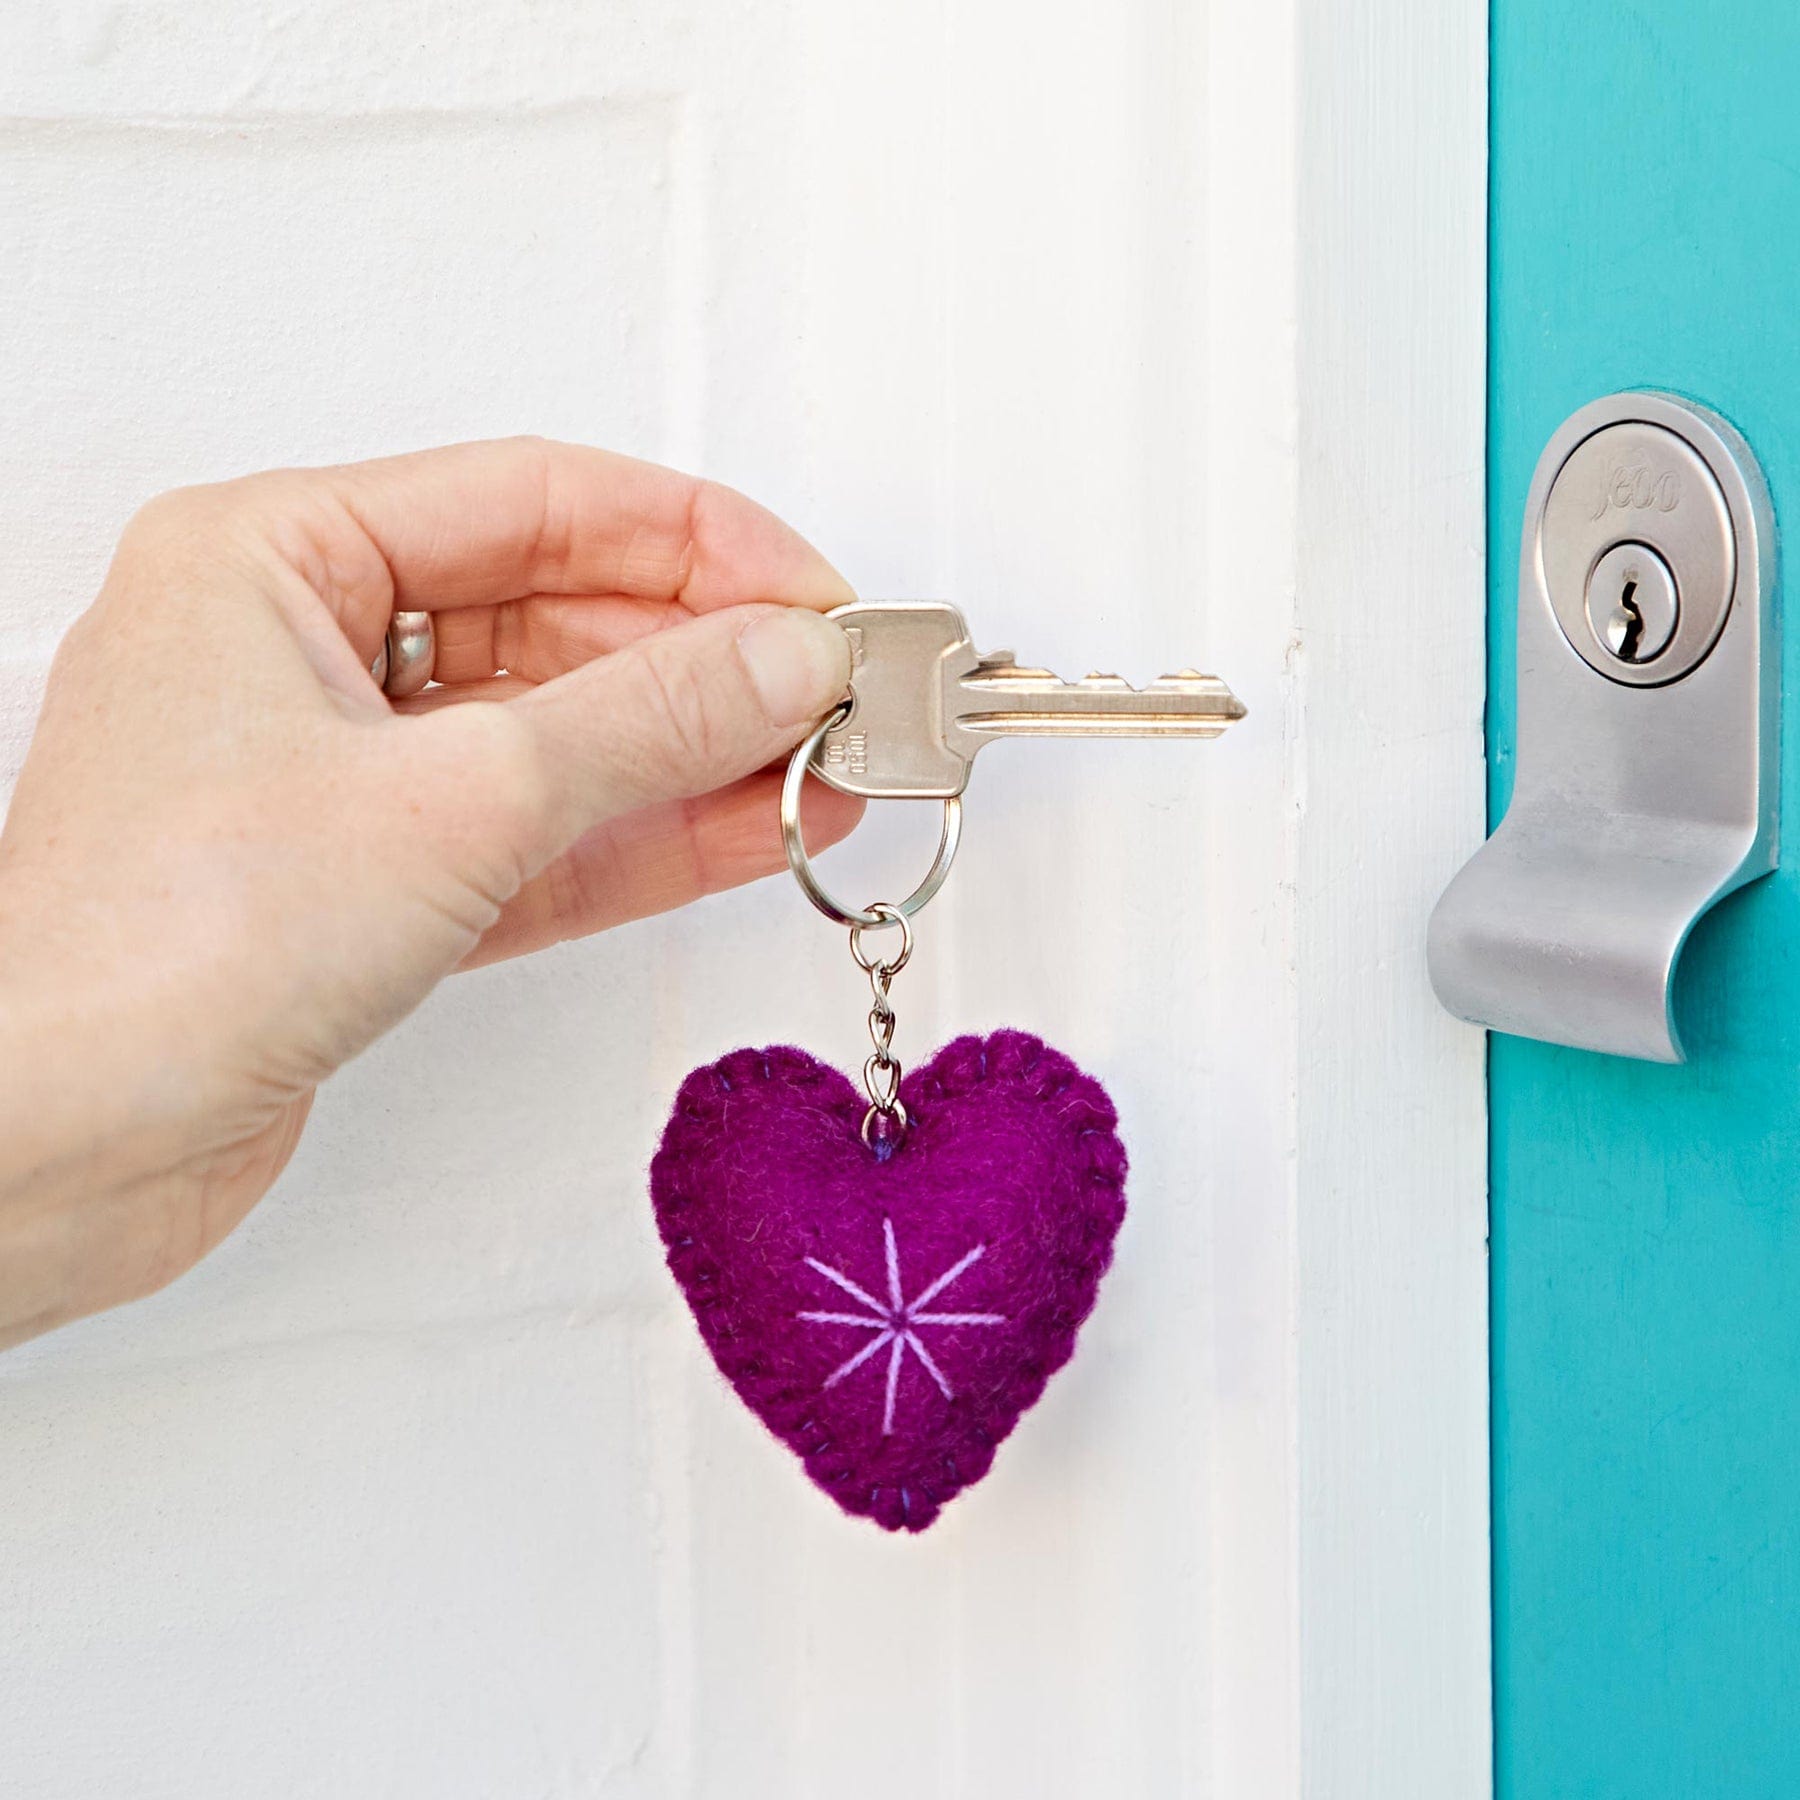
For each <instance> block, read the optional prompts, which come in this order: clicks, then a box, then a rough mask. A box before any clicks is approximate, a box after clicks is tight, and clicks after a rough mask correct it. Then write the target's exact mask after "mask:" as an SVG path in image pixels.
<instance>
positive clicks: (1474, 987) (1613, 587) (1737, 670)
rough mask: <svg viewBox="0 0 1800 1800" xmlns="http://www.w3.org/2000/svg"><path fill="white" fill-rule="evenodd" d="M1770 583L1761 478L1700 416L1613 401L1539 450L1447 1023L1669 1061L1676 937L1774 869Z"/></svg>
mask: <svg viewBox="0 0 1800 1800" xmlns="http://www.w3.org/2000/svg"><path fill="white" fill-rule="evenodd" d="M1774 574H1775V532H1774V524H1773V518H1772V515H1771V512H1770V508H1769V498H1768V490H1767V488H1766V487H1765V485H1764V483H1763V478H1762V472H1761V470H1760V469H1759V468H1758V467H1757V464H1756V459H1755V457H1754V456H1753V455H1752V454H1751V452H1750V449H1749V446H1748V445H1747V444H1745V442H1744V440H1743V439H1742V438H1741V437H1739V436H1738V434H1737V433H1736V432H1735V431H1734V430H1733V429H1732V428H1731V426H1730V425H1728V424H1726V423H1725V421H1724V420H1723V419H1720V418H1718V417H1717V416H1716V415H1714V414H1713V413H1710V412H1708V411H1706V410H1705V408H1703V407H1699V406H1696V405H1693V404H1692V403H1691V402H1688V401H1685V400H1681V399H1678V398H1677V397H1675V396H1674V395H1670V394H1651V393H1627V394H1612V395H1609V396H1608V397H1607V398H1605V399H1603V400H1596V401H1594V402H1593V403H1592V404H1591V405H1588V406H1584V407H1583V408H1581V410H1580V411H1579V412H1577V413H1575V414H1574V415H1573V416H1572V417H1571V418H1570V419H1568V420H1567V421H1566V422H1565V423H1564V424H1563V425H1562V426H1561V428H1560V429H1559V430H1558V431H1557V432H1556V434H1555V436H1554V437H1552V438H1551V440H1550V442H1549V444H1548V445H1547V446H1546V448H1545V450H1544V453H1543V455H1542V456H1541V457H1540V458H1539V460H1538V466H1537V472H1536V474H1535V475H1534V477H1533V479H1532V484H1531V493H1530V497H1529V499H1528V501H1527V504H1526V509H1525V529H1524V535H1523V541H1522V543H1521V546H1520V556H1519V610H1518V684H1519V691H1518V747H1517V779H1516V782H1515V786H1514V790H1513V798H1512V804H1511V805H1510V806H1509V807H1508V809H1507V813H1506V817H1505V819H1504V820H1503V821H1502V822H1501V824H1500V827H1499V829H1498V830H1497V831H1496V832H1495V833H1494V835H1493V836H1492V837H1491V838H1489V840H1488V841H1487V843H1486V844H1485V845H1483V847H1482V848H1481V849H1480V850H1479V851H1477V852H1476V854H1475V855H1474V857H1472V858H1471V859H1470V861H1469V862H1468V863H1467V864H1466V865H1465V866H1464V867H1463V869H1462V870H1461V872H1460V873H1459V874H1458V875H1457V877H1456V879H1455V880H1454V881H1452V882H1451V884H1450V886H1449V887H1448V888H1447V889H1446V890H1445V892H1444V895H1443V898H1442V899H1441V900H1439V902H1438V905H1437V909H1436V910H1435V911H1434V912H1433V914H1432V918H1431V926H1430V931H1429V934H1428V939H1427V950H1428V956H1429V961H1430V967H1431V980H1432V985H1433V986H1434V987H1435V988H1436V990H1437V994H1438V998H1439V999H1440V1000H1442V1001H1443V1003H1444V1005H1445V1006H1447V1007H1448V1008H1449V1009H1450V1011H1452V1012H1453V1013H1456V1014H1457V1015H1458V1016H1459V1017H1461V1018H1465V1019H1469V1020H1471V1021H1473V1022H1474V1023H1477V1024H1481V1025H1487V1026H1490V1027H1491V1028H1492V1029H1494V1030H1496V1031H1509V1032H1514V1033H1517V1034H1518V1035H1520V1036H1522V1037H1534V1038H1542V1039H1544V1040H1546V1041H1547V1042H1550V1043H1556V1044H1571V1045H1574V1046H1576V1047H1578V1048H1581V1049H1588V1050H1601V1051H1607V1052H1610V1053H1612V1054H1614V1055H1619V1056H1635V1057H1643V1058H1647V1059H1649V1060H1652V1061H1656V1062H1679V1061H1681V1059H1682V1051H1681V1043H1680V1039H1679V1037H1678V1035H1677V1033H1676V1028H1675V1020H1674V1014H1673V1011H1672V1007H1671V989H1672V985H1673V982H1674V975H1675V964H1676V960H1677V959H1678V958H1679V956H1680V954H1681V949H1682V946H1683V944H1684V943H1685V942H1686V941H1687V936H1688V933H1689V932H1690V931H1691V930H1692V929H1693V926H1694V922H1695V921H1696V920H1697V919H1698V918H1699V917H1700V915H1701V914H1702V913H1703V912H1705V911H1706V909H1707V908H1708V907H1710V906H1711V905H1712V904H1713V903H1714V902H1715V901H1716V900H1718V899H1720V898H1721V897H1723V896H1724V895H1725V894H1728V893H1730V892H1731V891H1732V889H1734V888H1737V887H1741V886H1742V885H1743V884H1744V883H1745V882H1747V881H1752V880H1754V879H1755V878H1756V877H1757V876H1759V875H1766V874H1767V873H1768V872H1769V871H1770V870H1771V869H1773V868H1774V867H1775V859H1776V800H1777V776H1778V771H1777V763H1776V737H1777V729H1778V723H1779V692H1778V685H1777V684H1778V681H1779V669H1780V654H1779V644H1778V641H1777V637H1776V619H1775V610H1774Z"/></svg>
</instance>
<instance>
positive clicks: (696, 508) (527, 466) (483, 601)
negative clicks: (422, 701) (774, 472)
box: [231, 438, 855, 648]
mask: <svg viewBox="0 0 1800 1800" xmlns="http://www.w3.org/2000/svg"><path fill="white" fill-rule="evenodd" d="M231 485H232V486H241V487H242V488H243V489H244V490H245V491H246V496H247V497H251V498H253V499H256V500H266V501H268V502H270V504H268V506H267V507H266V511H265V514H264V517H263V520H262V523H263V524H264V526H265V528H266V530H267V533H268V536H269V540H270V542H271V543H272V544H273V545H274V546H275V547H276V548H277V549H279V550H280V551H281V552H282V554H283V555H284V557H285V558H286V559H287V560H288V561H290V562H291V563H292V564H293V566H294V567H296V568H297V569H298V570H299V571H300V573H301V574H302V575H303V576H304V577H305V578H306V579H307V581H308V582H309V584H310V585H311V586H312V587H313V588H314V590H315V591H316V592H317V593H318V594H319V595H320V597H321V598H322V599H324V601H325V602H326V604H327V605H328V606H330V607H331V609H332V610H333V612H334V613H335V614H336V615H337V617H338V621H339V623H340V624H341V625H342V626H343V627H344V628H345V630H346V631H347V632H348V633H349V635H350V636H351V638H352V641H354V642H357V644H358V647H359V648H360V647H361V640H362V639H363V638H364V637H366V636H370V634H371V632H372V631H377V632H378V628H379V627H380V626H384V625H385V624H386V621H387V619H388V616H389V614H391V613H392V612H394V611H395V610H396V609H417V610H420V611H438V610H441V609H447V608H452V607H467V606H487V605H493V604H495V603H497V602H501V601H506V600H515V599H519V598H522V597H523V596H525V595H528V594H566V595H580V596H591V597H601V596H619V597H623V598H628V599H640V600H662V601H674V602H677V603H679V604H680V605H682V606H684V607H686V608H687V609H688V610H689V611H692V612H696V613H699V612H709V611H712V610H713V609H714V608H717V607H721V606H732V605H739V604H742V603H744V602H746V601H770V600H773V601H781V602H785V603H787V604H789V605H796V606H807V607H812V608H815V609H816V610H819V611H825V610H827V609H829V608H830V607H833V606H841V605H843V604H844V603H845V602H846V601H848V600H853V599H854V598H855V594H854V592H853V591H852V589H851V587H850V585H849V583H848V582H846V581H845V580H844V578H843V577H842V576H841V575H840V574H838V572H837V571H836V570H835V569H834V568H833V567H832V566H831V564H830V563H828V562H827V561H826V560H825V558H824V557H823V556H821V555H820V554H819V552H818V551H817V550H815V549H814V548H813V547H812V545H810V544H809V543H808V542H807V541H806V540H805V539H804V538H803V537H801V536H800V534H799V533H798V532H797V531H795V530H793V529H792V527H790V526H788V525H785V524H783V523H782V521H781V520H780V519H778V518H776V517H775V515H774V514H773V513H771V512H769V511H767V510H766V509H765V508H763V507H761V506H758V505H757V504H756V502H755V501H753V500H749V499H746V498H745V497H744V496H743V495H742V494H740V493H737V492H736V491H734V490H733V489H731V488H728V487H722V486H721V485H720V484H719V483H717V482H712V481H703V480H700V479H699V478H697V477H695V476H692V475H684V474H681V473H679V472H678V471H676V470H674V469H665V468H662V467H660V466H659V465H658V464H655V463H647V462H639V461H637V460H636V459H635V458H633V457H629V456H620V455H617V454H615V453H613V452H611V451H608V450H597V449H593V448H590V447H588V446H586V445H581V444H561V443H554V442H550V441H548V440H545V439H541V438H504V439H496V440H493V441H490V442H486V443H470V444H455V445H451V446H449V447H447V448H445V449H440V450H422V451H418V452H415V453H413V454H411V455H406V456H390V457H383V458H381V459H379V460H378V461H374V462H365V463H349V464H344V465H342V466H340V467H337V468H327V469H312V470H295V471H285V472H282V473H281V474H277V475H269V476H255V477H251V478H250V479H249V481H247V482H245V483H242V484H231Z"/></svg>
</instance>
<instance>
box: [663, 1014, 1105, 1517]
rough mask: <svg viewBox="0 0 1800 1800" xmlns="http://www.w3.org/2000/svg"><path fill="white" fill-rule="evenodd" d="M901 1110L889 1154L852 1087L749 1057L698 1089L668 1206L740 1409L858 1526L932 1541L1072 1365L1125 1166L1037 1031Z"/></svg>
mask: <svg viewBox="0 0 1800 1800" xmlns="http://www.w3.org/2000/svg"><path fill="white" fill-rule="evenodd" d="M900 1092H901V1098H902V1099H903V1100H904V1102H905V1104H906V1108H907V1110H908V1112H909V1113H910V1114H911V1116H912V1126H911V1129H910V1130H909V1131H908V1132H907V1134H906V1136H905V1138H904V1140H903V1141H902V1142H901V1143H900V1145H899V1147H898V1148H897V1149H893V1150H892V1153H891V1154H888V1155H886V1156H885V1157H884V1156H883V1155H882V1154H880V1153H879V1150H877V1151H871V1150H870V1149H869V1148H867V1147H866V1146H865V1145H864V1143H863V1141H862V1137H861V1126H862V1118H863V1112H864V1107H865V1102H864V1100H863V1099H862V1097H861V1096H860V1095H859V1094H858V1093H857V1092H856V1090H855V1089H854V1088H853V1087H852V1086H851V1085H850V1083H849V1082H848V1081H847V1080H846V1079H845V1078H844V1077H843V1075H841V1074H840V1073H839V1072H838V1071H837V1070H835V1069H831V1068H828V1067H826V1065H825V1064H823V1063H821V1062H819V1061H817V1060H816V1059H815V1058H813V1057H811V1056H808V1055H807V1054H806V1052H805V1051H803V1050H793V1049H787V1048H774V1049H768V1050H736V1051H733V1052H732V1054H731V1055H729V1056H727V1057H725V1058H723V1059H722V1060H721V1061H719V1062H716V1063H713V1064H711V1065H709V1066H708V1067H706V1068H703V1069H696V1070H695V1071H694V1073H693V1074H692V1075H690V1076H689V1077H688V1078H687V1080H686V1081H685V1082H683V1083H682V1087H681V1092H680V1094H679V1095H678V1096H677V1097H676V1101H675V1110H674V1113H673V1114H672V1115H671V1117H670V1119H669V1125H668V1129H667V1130H666V1131H665V1132H664V1134H663V1141H662V1148H661V1149H660V1150H659V1151H658V1152H657V1156H656V1160H655V1162H654V1163H653V1164H652V1166H651V1170H650V1192H651V1197H652V1199H653V1200H654V1201H655V1204H656V1221H657V1226H658V1228H659V1229H660V1230H661V1232H662V1238H663V1242H664V1244H665V1245H667V1247H668V1252H669V1267H670V1268H671V1269H672V1270H673V1271H674V1273H675V1279H676V1280H677V1281H678V1282H679V1283H680V1284H681V1291H682V1292H683V1294H685V1295H686V1296H687V1302H688V1305H689V1306H690V1307H692V1308H693V1312H694V1318H695V1320H696V1321H697V1322H698V1324H699V1326H700V1335H701V1336H702V1337H703V1338H705V1340H706V1345H707V1348H708V1349H709V1350H711V1352H712V1354H713V1360H714V1361H715V1362H716V1363H717V1364H718V1365H719V1368H720V1370H721V1371H722V1372H723V1374H724V1375H725V1377H726V1379H727V1380H728V1381H729V1382H730V1383H731V1385H732V1386H733V1387H734V1388H736V1389H737V1391H738V1394H739V1396H740V1397H741V1398H742V1399H743V1401H744V1403H745V1404H746V1405H747V1406H748V1407H749V1408H750V1410H751V1411H752V1412H753V1413H755V1414H756V1416H757V1417H758V1418H759V1419H761V1420H762V1422H763V1423H764V1424H765V1425H767V1426H768V1428H769V1429H770V1430H771V1431H772V1432H774V1433H775V1435H776V1436H777V1437H778V1438H780V1439H781V1440H782V1442H783V1443H785V1444H787V1445H788V1446H789V1447H790V1448H791V1449H792V1450H793V1451H794V1452H795V1454H796V1455H797V1456H799V1457H800V1458H801V1460H802V1461H803V1462H804V1463H805V1465H806V1472H807V1474H809V1475H810V1476H811V1477H812V1478H813V1480H814V1481H816V1482H817V1483H818V1484H819V1486H820V1487H822V1488H823V1489H824V1490H825V1492H826V1493H828V1494H829V1495H830V1496H831V1497H832V1499H834V1500H835V1501H836V1502H837V1503H838V1505H839V1506H841V1507H842V1508H843V1509H844V1510H845V1511H846V1512H850V1513H861V1514H863V1515H865V1516H866V1517H868V1518H871V1519H873V1520H874V1521H875V1522H876V1524H878V1525H882V1526H885V1527H886V1528H887V1529H888V1530H889V1531H900V1530H905V1531H923V1530H924V1529H925V1527H926V1526H927V1525H929V1524H930V1523H931V1522H932V1520H933V1519H935V1518H936V1517H937V1515H938V1510H939V1509H940V1508H941V1507H942V1506H943V1505H944V1503H945V1502H946V1501H947V1500H949V1499H950V1498H951V1497H952V1496H953V1495H955V1494H957V1493H960V1492H961V1490H962V1489H964V1488H966V1487H968V1486H969V1485H970V1484H971V1483H972V1482H976V1481H979V1480H980V1479H981V1478H982V1476H983V1475H985V1474H986V1473H987V1471H988V1468H989V1465H990V1464H991V1463H992V1462H993V1460H994V1451H995V1449H996V1448H997V1446H998V1445H999V1444H1000V1443H1001V1441H1002V1440H1003V1439H1004V1438H1005V1437H1006V1435H1007V1433H1008V1432H1010V1431H1011V1430H1012V1428H1013V1427H1014V1426H1015V1425H1016V1424H1017V1423H1018V1422H1019V1415H1020V1414H1021V1413H1023V1412H1024V1411H1025V1409H1026V1408H1027V1407H1028V1406H1031V1405H1032V1404H1033V1403H1034V1402H1035V1401H1036V1400H1037V1398H1038V1396H1039V1395H1040V1394H1041V1393H1042V1392H1043V1391H1044V1383H1045V1382H1046V1381H1048V1380H1049V1378H1050V1377H1051V1375H1053V1374H1054V1373H1055V1372H1056V1370H1058V1369H1060V1368H1061V1367H1062V1365H1063V1364H1064V1363H1066V1362H1067V1361H1068V1360H1069V1357H1070V1356H1071V1354H1073V1352H1074V1349H1075V1333H1076V1331H1077V1329H1078V1328H1079V1327H1080V1325H1081V1322H1082V1320H1083V1319H1085V1318H1086V1317H1087V1316H1088V1313H1089V1312H1090V1311H1091V1310H1092V1308H1093V1304H1094V1295H1095V1292H1096V1290H1097V1289H1098V1287H1099V1285H1100V1277H1101V1276H1102V1275H1103V1274H1104V1273H1105V1272H1106V1267H1107V1264H1108V1263H1109V1262H1111V1260H1112V1249H1113V1238H1114V1236H1115V1235H1116V1233H1117V1232H1118V1229H1119V1222H1120V1220H1121V1219H1123V1218H1124V1216H1125V1193H1124V1187H1125V1149H1124V1146H1123V1145H1122V1144H1121V1143H1120V1142H1119V1139H1118V1136H1117V1134H1116V1131H1115V1127H1116V1125H1117V1123H1118V1119H1117V1115H1116V1114H1115V1113H1114V1111H1113V1107H1112V1102H1111V1101H1110V1100H1108V1099H1107V1097H1106V1092H1105V1090H1104V1089H1103V1088H1102V1087H1101V1086H1100V1084H1099V1083H1098V1082H1096V1081H1094V1080H1092V1079H1091V1078H1090V1077H1089V1076H1086V1075H1084V1074H1082V1072H1081V1071H1080V1070H1079V1069H1078V1068H1076V1067H1075V1065H1074V1064H1073V1063H1072V1062H1070V1061H1069V1059H1068V1058H1067V1057H1066V1056H1063V1055H1061V1054H1059V1053H1058V1052H1057V1051H1055V1050H1052V1049H1051V1048H1050V1047H1049V1046H1048V1045H1046V1044H1044V1043H1042V1042H1040V1041H1039V1040H1038V1039H1037V1038H1034V1037H1028V1036H1027V1035H1026V1034H1025V1033H1024V1032H1020V1031H998V1032H995V1033H994V1034H993V1035H992V1036H991V1037H964V1038H958V1039H957V1040H956V1041H955V1042H954V1043H951V1044H947V1045H945V1047H944V1048H943V1049H942V1050H940V1051H939V1052H938V1053H937V1055H936V1056H934V1057H933V1058H932V1059H931V1061H930V1062H929V1063H927V1064H926V1065H925V1066H924V1067H923V1068H921V1069H919V1070H917V1071H916V1072H915V1073H913V1074H912V1075H909V1076H908V1077H907V1078H906V1080H905V1082H904V1083H903V1085H902V1087H901V1090H900ZM881 1148H888V1147H886V1146H883V1147H881Z"/></svg>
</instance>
